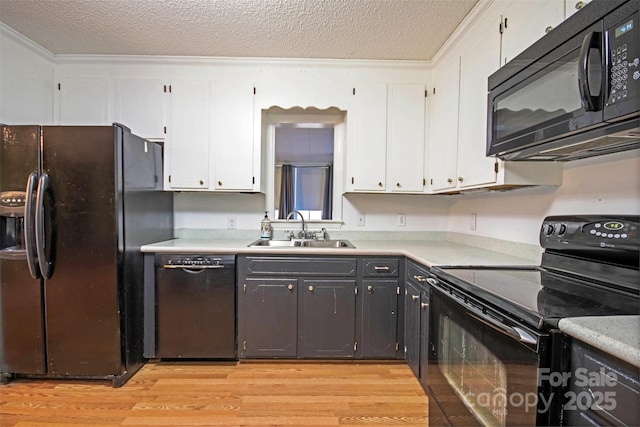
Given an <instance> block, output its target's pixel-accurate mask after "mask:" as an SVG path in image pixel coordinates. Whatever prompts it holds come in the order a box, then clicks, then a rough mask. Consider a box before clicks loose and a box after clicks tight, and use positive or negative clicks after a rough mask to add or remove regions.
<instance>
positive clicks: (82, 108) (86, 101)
mask: <svg viewBox="0 0 640 427" xmlns="http://www.w3.org/2000/svg"><path fill="white" fill-rule="evenodd" d="M57 89H58V94H57V95H58V103H57V104H58V108H57V123H58V124H60V125H110V124H111V123H113V117H112V115H111V114H110V102H112V101H111V96H110V95H111V87H110V82H109V79H108V78H106V77H86V78H85V77H79V78H64V79H60V80H59V81H58V86H57Z"/></svg>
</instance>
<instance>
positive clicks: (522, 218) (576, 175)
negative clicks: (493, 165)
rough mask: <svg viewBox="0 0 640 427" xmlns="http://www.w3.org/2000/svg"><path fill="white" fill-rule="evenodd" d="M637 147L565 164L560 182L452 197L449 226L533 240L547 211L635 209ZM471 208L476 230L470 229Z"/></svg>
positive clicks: (638, 209) (639, 181) (639, 187)
mask: <svg viewBox="0 0 640 427" xmlns="http://www.w3.org/2000/svg"><path fill="white" fill-rule="evenodd" d="M639 171H640V150H635V151H627V152H623V153H617V154H610V155H606V156H602V157H594V158H590V159H584V160H576V161H573V162H568V163H565V164H564V173H563V184H562V186H560V187H550V188H549V187H544V188H543V187H535V188H529V189H520V190H512V191H506V192H503V193H482V194H473V195H466V196H465V195H461V196H456V199H455V201H454V202H453V203H452V204H451V207H450V208H449V211H448V215H449V216H448V227H447V229H448V230H449V231H455V232H462V233H467V234H473V235H478V236H483V237H492V238H497V239H502V240H509V241H513V242H521V243H529V244H538V231H539V228H540V224H541V223H542V220H543V219H544V218H545V217H546V216H548V215H563V214H568V215H574V214H633V215H638V214H640V176H639V174H640V172H639ZM471 213H476V214H477V229H476V231H472V230H471V229H470V222H471V221H470V217H471Z"/></svg>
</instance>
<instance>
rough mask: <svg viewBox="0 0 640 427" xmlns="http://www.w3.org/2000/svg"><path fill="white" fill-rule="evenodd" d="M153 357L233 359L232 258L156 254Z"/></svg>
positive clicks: (233, 268)
mask: <svg viewBox="0 0 640 427" xmlns="http://www.w3.org/2000/svg"><path fill="white" fill-rule="evenodd" d="M155 270H156V271H155V273H156V357H158V358H164V359H172V358H188V359H233V358H235V355H236V354H235V349H236V343H235V336H236V330H235V329H236V328H235V322H236V320H235V317H236V315H235V314H236V313H235V307H236V304H235V277H236V273H235V271H236V270H235V255H191V254H179V255H178V254H158V255H156V257H155Z"/></svg>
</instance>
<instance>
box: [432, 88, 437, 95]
mask: <svg viewBox="0 0 640 427" xmlns="http://www.w3.org/2000/svg"><path fill="white" fill-rule="evenodd" d="M433 94H434V95H435V94H436V88H435V87H434V88H433Z"/></svg>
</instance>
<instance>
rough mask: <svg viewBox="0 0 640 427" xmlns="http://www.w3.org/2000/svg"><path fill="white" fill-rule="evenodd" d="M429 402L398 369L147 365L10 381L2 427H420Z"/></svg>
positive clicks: (322, 364)
mask: <svg viewBox="0 0 640 427" xmlns="http://www.w3.org/2000/svg"><path fill="white" fill-rule="evenodd" d="M427 412H428V402H427V396H426V395H425V393H424V392H423V390H422V388H421V387H420V384H419V383H418V381H417V380H416V379H415V377H414V376H413V374H412V373H411V370H410V369H409V368H408V367H407V366H406V365H404V364H402V363H389V362H382V363H372V362H366V363H359V362H355V361H344V362H326V361H249V362H244V361H243V362H241V363H237V362H224V363H217V362H212V363H208V362H150V363H148V364H147V365H145V366H144V367H143V368H142V369H141V370H140V371H139V372H138V373H137V374H136V375H135V376H134V377H133V378H132V379H131V380H129V382H127V384H125V385H124V386H123V387H121V388H113V387H111V385H110V384H109V383H108V382H105V381H72V380H59V381H50V380H44V381H43V380H16V381H13V382H11V383H9V384H6V385H2V386H1V387H0V426H3V427H4V426H7V427H22V426H31V427H38V426H62V425H64V426H69V427H72V426H78V425H84V426H89V425H90V426H92V427H93V426H98V427H99V426H105V427H106V426H109V427H112V426H122V425H137V426H163V425H164V426H166V425H170V426H197V425H205V426H314V427H320V426H341V427H349V426H360V427H362V426H366V425H370V426H385V425H388V426H393V425H399V424H404V425H407V424H408V425H419V426H426V425H427V419H428V413H427Z"/></svg>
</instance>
